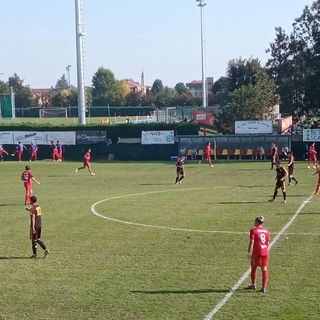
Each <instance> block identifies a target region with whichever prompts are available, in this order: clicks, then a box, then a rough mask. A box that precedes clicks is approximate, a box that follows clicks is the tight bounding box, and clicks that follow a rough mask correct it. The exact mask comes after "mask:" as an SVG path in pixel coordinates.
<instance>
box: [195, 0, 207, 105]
mask: <svg viewBox="0 0 320 320" xmlns="http://www.w3.org/2000/svg"><path fill="white" fill-rule="evenodd" d="M196 1H197V2H198V7H200V21H201V67H202V106H203V108H206V107H207V102H206V98H207V94H206V93H207V92H206V75H205V61H204V41H205V39H204V28H203V7H204V6H206V5H207V4H206V3H205V0H196Z"/></svg>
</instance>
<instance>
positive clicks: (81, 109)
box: [75, 0, 86, 124]
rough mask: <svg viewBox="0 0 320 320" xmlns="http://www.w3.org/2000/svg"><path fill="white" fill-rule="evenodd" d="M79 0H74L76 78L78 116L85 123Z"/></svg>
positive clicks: (82, 34)
mask: <svg viewBox="0 0 320 320" xmlns="http://www.w3.org/2000/svg"><path fill="white" fill-rule="evenodd" d="M80 2H81V0H75V5H76V45H77V79H78V117H79V123H80V124H86V103H85V93H84V74H83V71H84V70H83V69H84V64H83V37H84V36H85V33H84V32H83V30H82V23H81V10H82V8H81V4H80Z"/></svg>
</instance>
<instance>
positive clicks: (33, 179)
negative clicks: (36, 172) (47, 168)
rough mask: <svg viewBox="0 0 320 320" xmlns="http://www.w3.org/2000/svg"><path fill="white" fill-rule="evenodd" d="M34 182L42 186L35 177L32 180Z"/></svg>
mask: <svg viewBox="0 0 320 320" xmlns="http://www.w3.org/2000/svg"><path fill="white" fill-rule="evenodd" d="M31 179H32V180H33V181H34V182H36V183H37V184H40V182H39V181H38V180H36V179H35V178H34V177H32V178H31Z"/></svg>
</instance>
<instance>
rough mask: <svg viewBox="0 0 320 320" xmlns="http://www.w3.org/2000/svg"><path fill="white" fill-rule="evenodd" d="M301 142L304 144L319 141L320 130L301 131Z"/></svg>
mask: <svg viewBox="0 0 320 320" xmlns="http://www.w3.org/2000/svg"><path fill="white" fill-rule="evenodd" d="M303 141H304V142H315V141H320V129H303Z"/></svg>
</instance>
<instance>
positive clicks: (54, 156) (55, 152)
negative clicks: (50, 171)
mask: <svg viewBox="0 0 320 320" xmlns="http://www.w3.org/2000/svg"><path fill="white" fill-rule="evenodd" d="M51 151H52V160H53V161H58V159H59V157H58V150H57V146H56V144H55V143H54V142H53V141H51Z"/></svg>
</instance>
